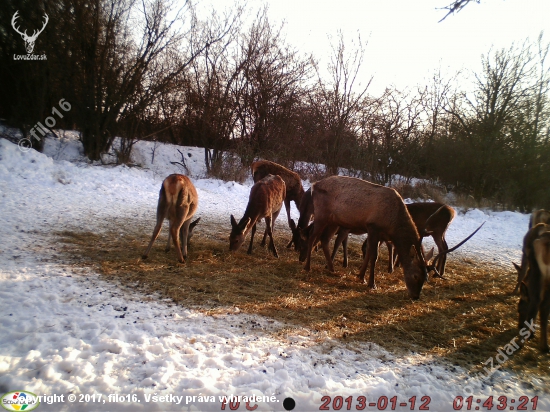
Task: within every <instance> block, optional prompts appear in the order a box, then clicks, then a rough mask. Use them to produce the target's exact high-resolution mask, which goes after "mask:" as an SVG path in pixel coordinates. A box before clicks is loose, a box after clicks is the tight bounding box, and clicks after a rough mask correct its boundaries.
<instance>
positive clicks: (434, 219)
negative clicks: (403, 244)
mask: <svg viewBox="0 0 550 412" xmlns="http://www.w3.org/2000/svg"><path fill="white" fill-rule="evenodd" d="M405 206H406V207H407V210H408V211H409V213H410V215H411V217H412V219H413V222H414V225H415V226H416V229H417V230H418V233H419V234H420V235H421V236H422V237H428V236H431V237H432V238H433V240H434V242H435V244H436V246H437V252H438V254H440V255H441V257H440V258H439V259H438V261H437V268H436V269H437V273H438V276H440V277H443V275H444V274H445V266H446V262H447V251H448V250H449V246H448V244H447V241H446V240H445V232H446V231H447V229H448V227H449V225H450V224H451V222H452V221H453V219H454V217H455V215H456V212H455V210H454V209H453V208H452V207H451V206H448V205H444V204H443V203H438V202H420V203H409V204H406V205H405ZM348 233H349V230H346V229H344V228H340V229H339V230H338V232H337V237H336V241H335V242H334V249H333V251H332V259H333V260H334V257H335V256H336V252H337V249H338V247H340V244H342V246H343V249H344V261H343V266H344V267H347V266H348V259H347V242H348ZM352 234H356V233H352ZM383 241H384V242H385V243H386V245H387V247H388V273H392V272H393V269H394V266H395V263H396V260H397V256H396V255H395V248H394V247H393V244H392V243H391V242H390V241H389V240H388V239H383ZM366 247H367V240H365V242H364V243H363V246H362V250H363V257H364V255H365V254H366Z"/></svg>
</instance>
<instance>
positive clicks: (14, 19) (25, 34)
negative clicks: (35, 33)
mask: <svg viewBox="0 0 550 412" xmlns="http://www.w3.org/2000/svg"><path fill="white" fill-rule="evenodd" d="M18 13H19V10H17V11H16V12H15V14H14V15H13V17H12V19H11V26H12V27H13V29H14V30H15V31H16V32H17V33H19V34H20V35H21V36H25V37H29V36H27V30H25V33H21V32H20V31H19V27H15V21H16V20H17V18H18V17H19V16H18V15H17V14H18Z"/></svg>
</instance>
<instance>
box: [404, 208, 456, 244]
mask: <svg viewBox="0 0 550 412" xmlns="http://www.w3.org/2000/svg"><path fill="white" fill-rule="evenodd" d="M406 206H407V210H408V211H409V213H410V215H411V217H412V219H413V222H414V224H415V225H416V228H417V230H418V232H419V234H420V235H421V236H424V237H425V236H430V233H433V232H438V233H439V234H443V233H445V231H446V230H447V228H448V227H449V225H450V224H451V222H452V221H453V219H454V218H455V215H456V212H455V210H454V209H453V208H452V207H450V206H448V205H445V204H443V203H439V202H419V203H409V204H407V205H406Z"/></svg>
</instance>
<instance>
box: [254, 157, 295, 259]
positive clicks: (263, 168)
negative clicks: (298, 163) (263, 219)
mask: <svg viewBox="0 0 550 412" xmlns="http://www.w3.org/2000/svg"><path fill="white" fill-rule="evenodd" d="M250 168H251V171H252V179H253V180H254V183H256V182H258V181H260V180H262V179H263V178H264V177H266V176H267V175H278V176H281V179H283V180H284V182H285V185H286V196H285V209H286V215H287V220H288V225H289V227H290V228H292V226H291V222H290V221H291V219H290V202H294V204H295V205H296V208H298V209H299V208H300V202H301V200H302V196H303V195H304V188H303V187H302V179H300V175H298V173H296V172H293V171H292V170H289V169H287V168H286V167H284V166H281V165H280V164H277V163H273V162H270V161H269V160H258V161H257V162H254V163H252V165H251V166H250ZM263 242H264V243H265V233H264V239H263ZM292 242H293V240H292V239H291V240H290V242H289V243H288V245H287V246H286V247H287V248H290V247H291V246H292Z"/></svg>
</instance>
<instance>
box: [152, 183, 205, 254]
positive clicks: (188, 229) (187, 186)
mask: <svg viewBox="0 0 550 412" xmlns="http://www.w3.org/2000/svg"><path fill="white" fill-rule="evenodd" d="M198 205H199V196H198V194H197V189H195V186H194V185H193V183H192V182H191V179H189V178H188V177H187V176H184V175H180V174H172V175H170V176H168V177H167V178H166V179H164V181H163V182H162V185H161V187H160V192H159V200H158V205H157V224H156V225H155V228H154V229H153V235H152V236H151V241H150V242H149V245H148V246H147V249H146V250H145V253H144V254H143V255H142V259H144V260H145V259H147V257H148V256H149V252H150V251H151V248H152V247H153V243H155V240H157V238H158V236H159V234H160V230H161V229H162V223H163V222H164V219H168V222H169V224H170V226H169V227H170V229H169V232H168V244H167V245H166V249H165V251H166V252H168V251H169V250H170V238H172V240H173V242H174V246H175V247H176V253H177V255H178V261H179V262H180V263H185V260H186V259H187V249H188V246H189V240H190V239H191V236H192V233H193V229H194V228H195V226H196V225H197V224H198V223H199V220H200V218H199V219H197V220H195V221H194V222H193V223H191V219H192V218H193V215H194V214H195V212H196V211H197V207H198Z"/></svg>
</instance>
